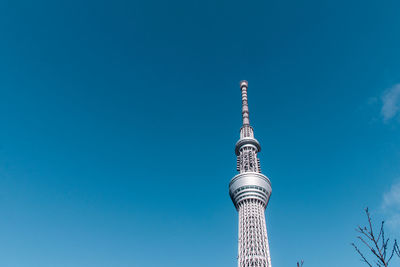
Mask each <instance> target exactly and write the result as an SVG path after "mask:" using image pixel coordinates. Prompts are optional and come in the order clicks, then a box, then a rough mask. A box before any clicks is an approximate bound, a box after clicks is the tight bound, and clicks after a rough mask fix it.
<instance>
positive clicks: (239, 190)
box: [229, 81, 272, 267]
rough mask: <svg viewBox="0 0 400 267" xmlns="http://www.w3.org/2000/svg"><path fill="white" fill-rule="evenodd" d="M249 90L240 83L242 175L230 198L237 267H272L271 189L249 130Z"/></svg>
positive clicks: (239, 157) (235, 180)
mask: <svg viewBox="0 0 400 267" xmlns="http://www.w3.org/2000/svg"><path fill="white" fill-rule="evenodd" d="M247 87H248V83H247V81H241V82H240V89H241V90H242V118H243V126H242V128H241V129H240V139H239V141H238V142H237V143H236V147H235V152H236V155H237V170H238V171H239V174H238V175H236V176H235V177H233V179H232V180H231V182H230V184H229V195H230V196H231V199H232V201H233V204H234V205H235V207H236V209H237V210H238V212H239V244H238V267H271V257H270V253H269V244H268V235H267V227H266V224H265V213H264V211H265V209H266V207H267V205H268V201H269V197H270V196H271V192H272V189H271V183H270V181H269V179H268V178H267V176H265V175H264V174H262V173H261V167H260V160H259V159H258V158H257V153H258V152H260V151H261V146H260V143H259V142H258V141H257V140H256V139H255V138H254V133H253V128H252V127H251V126H250V121H249V107H248V103H247Z"/></svg>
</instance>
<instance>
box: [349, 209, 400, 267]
mask: <svg viewBox="0 0 400 267" xmlns="http://www.w3.org/2000/svg"><path fill="white" fill-rule="evenodd" d="M365 213H366V215H367V219H368V228H367V227H365V226H364V227H361V226H358V228H357V229H356V231H357V232H358V233H360V234H361V235H360V236H357V239H359V240H360V241H361V242H362V243H363V244H364V245H365V246H366V247H367V248H368V250H369V251H370V252H371V253H372V255H373V256H374V258H375V261H374V263H375V264H376V266H378V267H387V266H389V263H390V261H391V259H392V258H393V256H394V255H397V256H399V257H400V249H399V245H398V243H397V240H394V243H393V247H389V240H390V239H389V238H385V228H384V221H382V223H381V227H380V230H379V234H378V236H377V237H376V236H375V235H374V230H373V226H372V219H371V215H370V213H369V210H368V208H366V209H365ZM352 246H353V247H354V248H355V250H356V251H357V253H358V254H359V255H360V256H361V261H363V262H365V263H366V264H368V266H370V267H372V264H371V261H370V260H367V257H366V256H365V254H364V253H363V252H361V250H360V249H359V248H358V247H357V246H356V245H355V244H354V243H352ZM388 256H389V257H388Z"/></svg>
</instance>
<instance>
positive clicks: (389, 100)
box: [381, 83, 400, 122]
mask: <svg viewBox="0 0 400 267" xmlns="http://www.w3.org/2000/svg"><path fill="white" fill-rule="evenodd" d="M382 104H383V105H382V109H381V114H382V117H383V121H384V122H387V121H389V120H390V119H392V118H393V117H395V116H396V115H397V114H398V112H399V111H400V83H398V84H395V85H394V86H393V87H392V88H390V89H388V90H386V91H385V92H384V93H383V95H382Z"/></svg>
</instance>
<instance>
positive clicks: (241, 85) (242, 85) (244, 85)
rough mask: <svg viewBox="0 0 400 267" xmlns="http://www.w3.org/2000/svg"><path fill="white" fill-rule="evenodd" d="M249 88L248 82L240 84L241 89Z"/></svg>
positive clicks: (244, 81)
mask: <svg viewBox="0 0 400 267" xmlns="http://www.w3.org/2000/svg"><path fill="white" fill-rule="evenodd" d="M248 86H249V83H248V82H247V81H246V80H243V81H241V82H240V89H242V88H243V87H246V88H247V87H248Z"/></svg>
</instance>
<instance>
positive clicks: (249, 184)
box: [229, 172, 272, 208]
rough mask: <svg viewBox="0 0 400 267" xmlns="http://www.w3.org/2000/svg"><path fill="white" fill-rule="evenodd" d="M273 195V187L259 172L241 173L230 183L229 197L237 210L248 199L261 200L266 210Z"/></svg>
mask: <svg viewBox="0 0 400 267" xmlns="http://www.w3.org/2000/svg"><path fill="white" fill-rule="evenodd" d="M271 193H272V187H271V182H270V181H269V179H268V177H267V176H265V175H264V174H261V173H258V172H244V173H239V174H238V175H236V176H235V177H233V178H232V180H231V182H230V183H229V195H230V197H231V199H232V201H233V204H234V205H235V207H236V208H237V207H238V205H239V204H240V202H242V201H243V200H246V199H256V200H259V201H260V202H261V203H262V204H263V206H264V208H266V207H267V205H268V201H269V198H270V196H271Z"/></svg>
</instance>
